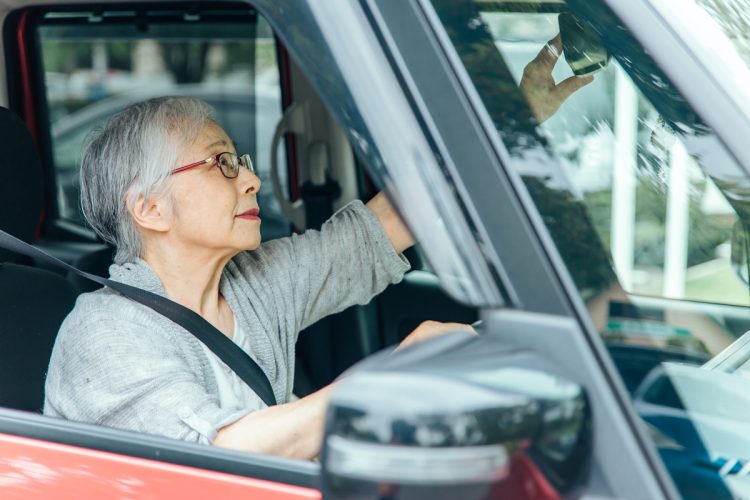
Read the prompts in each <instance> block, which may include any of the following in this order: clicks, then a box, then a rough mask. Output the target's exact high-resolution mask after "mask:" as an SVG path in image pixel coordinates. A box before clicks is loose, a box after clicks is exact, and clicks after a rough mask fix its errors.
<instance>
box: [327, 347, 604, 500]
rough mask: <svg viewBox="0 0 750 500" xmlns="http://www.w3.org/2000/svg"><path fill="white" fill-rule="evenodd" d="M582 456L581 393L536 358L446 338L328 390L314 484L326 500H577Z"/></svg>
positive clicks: (375, 363) (360, 369) (358, 370)
mask: <svg viewBox="0 0 750 500" xmlns="http://www.w3.org/2000/svg"><path fill="white" fill-rule="evenodd" d="M591 455H592V423H591V413H590V410H589V406H588V400H587V398H586V394H585V391H584V389H583V388H582V387H580V386H579V385H577V384H574V383H572V382H570V381H567V380H565V379H564V378H562V377H560V376H558V375H555V373H554V370H553V366H552V364H550V363H549V362H547V361H546V360H544V359H542V358H541V356H539V355H538V354H536V353H533V352H530V351H524V350H518V349H512V348H509V347H507V346H506V345H504V343H503V342H502V340H501V339H499V338H497V337H493V336H491V335H481V336H468V335H466V334H460V333H456V334H449V335H445V336H442V337H439V338H436V339H432V340H430V341H428V342H424V343H420V344H416V345H413V346H410V347H408V348H406V349H403V350H402V351H398V352H396V353H393V354H391V353H381V354H379V355H377V356H374V357H372V358H370V359H368V360H366V361H365V362H364V363H362V364H360V365H358V366H356V367H355V368H354V369H353V370H351V371H350V372H348V374H346V375H345V376H344V379H343V380H340V381H339V382H338V383H337V387H336V388H335V390H334V391H333V394H332V396H331V400H330V404H329V408H328V413H327V417H326V431H325V437H324V442H323V452H322V456H321V458H322V468H323V470H322V486H323V493H324V498H327V499H344V498H348V499H350V498H388V499H397V498H398V499H417V498H419V499H421V498H424V499H430V500H439V499H456V498H461V499H465V500H470V499H474V498H476V499H479V498H519V497H524V496H527V493H526V492H527V490H526V489H525V488H528V487H532V488H534V487H536V488H539V489H540V490H539V491H543V490H545V489H546V490H547V491H548V492H550V493H553V492H554V493H555V494H556V495H560V496H569V495H570V496H575V494H576V492H578V491H580V488H581V487H582V485H583V484H584V483H585V481H586V478H587V476H588V471H589V468H590V461H591ZM530 484H532V486H529V485H530Z"/></svg>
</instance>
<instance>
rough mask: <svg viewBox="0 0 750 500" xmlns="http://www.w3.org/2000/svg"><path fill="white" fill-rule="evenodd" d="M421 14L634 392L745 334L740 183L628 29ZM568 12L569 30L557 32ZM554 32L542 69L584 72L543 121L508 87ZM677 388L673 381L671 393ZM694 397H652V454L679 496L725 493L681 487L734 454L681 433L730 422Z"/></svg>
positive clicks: (512, 11)
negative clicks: (437, 28) (488, 121)
mask: <svg viewBox="0 0 750 500" xmlns="http://www.w3.org/2000/svg"><path fill="white" fill-rule="evenodd" d="M710 1H711V2H712V5H714V7H715V8H719V7H716V6H717V5H719V3H721V5H723V7H722V8H726V6H728V5H734V4H732V2H731V0H727V1H721V2H720V0H710ZM706 2H709V0H706ZM706 2H704V3H706ZM433 5H434V7H435V10H436V12H437V14H438V16H439V17H440V19H441V21H442V22H443V24H444V25H445V29H446V31H447V33H448V36H449V37H450V40H451V42H452V43H453V45H454V47H455V49H456V51H457V53H458V55H459V57H460V58H461V60H462V62H463V64H464V66H465V69H466V71H467V73H468V74H469V76H470V77H471V79H472V81H473V83H474V85H475V87H476V90H477V92H478V94H479V96H480V97H481V99H482V102H483V104H484V106H485V109H486V111H487V113H488V114H489V116H490V117H491V118H492V120H493V123H494V124H495V126H496V128H497V132H498V134H499V136H500V138H501V139H502V142H503V144H504V146H505V147H506V148H507V149H508V152H509V153H510V156H511V159H512V164H511V167H512V168H513V169H514V170H515V171H516V172H517V173H518V174H519V175H520V176H521V178H522V179H523V181H524V183H525V186H526V189H527V190H528V193H529V194H530V196H531V198H532V199H533V201H534V203H535V205H536V208H537V210H538V211H539V214H540V215H541V217H542V219H543V221H544V223H545V225H546V227H547V230H548V231H549V234H550V236H551V237H552V239H553V240H554V242H555V245H556V248H557V251H558V253H559V254H560V256H561V257H562V259H563V261H564V262H565V264H566V267H567V271H568V272H569V273H570V276H571V277H572V279H573V281H574V282H575V284H576V286H577V288H578V292H579V294H580V297H581V299H582V300H583V301H584V303H585V304H586V307H587V309H588V312H589V314H590V319H591V321H592V323H593V325H594V326H595V328H596V329H597V330H598V331H599V332H600V333H601V335H602V338H603V340H604V341H605V344H606V345H607V348H608V350H609V353H610V355H611V357H612V359H613V361H614V364H615V365H616V366H617V368H618V370H619V372H620V374H621V376H622V379H623V381H624V382H625V385H626V387H627V388H628V389H629V390H630V391H631V393H632V394H643V393H645V392H648V393H649V394H651V395H653V393H654V391H655V388H656V387H657V386H654V387H651V388H650V389H649V384H654V383H656V382H655V380H656V376H652V377H648V374H649V373H650V372H651V371H652V370H658V369H660V368H659V367H660V366H662V365H663V363H665V362H679V363H686V364H691V365H693V366H700V365H702V364H704V363H705V362H706V361H708V360H709V359H710V358H711V357H712V356H715V355H717V354H718V353H720V352H722V351H723V350H724V349H725V348H726V347H727V346H728V345H730V344H731V343H732V342H733V341H734V340H735V339H737V338H739V337H740V336H741V335H742V334H743V333H744V332H746V331H748V330H750V311H749V310H748V308H747V306H748V305H750V294H749V293H748V287H747V285H746V284H745V283H743V282H742V281H740V280H739V279H738V277H737V276H736V275H735V273H734V271H733V269H732V267H731V262H730V251H731V241H732V231H733V226H734V225H735V222H736V221H741V220H750V213H749V212H748V209H749V208H750V198H748V195H749V194H750V182H749V181H748V178H747V176H746V175H745V174H744V172H743V171H742V170H741V169H740V168H739V167H738V166H737V164H736V162H735V160H734V159H733V158H732V156H731V155H730V154H729V153H728V152H727V150H726V149H725V148H724V147H723V145H722V143H721V141H720V140H719V138H718V137H717V136H716V134H715V133H714V131H713V130H712V129H711V128H710V127H709V126H708V125H707V124H706V123H705V122H704V121H703V120H702V119H701V117H700V116H699V115H698V114H697V113H696V112H695V111H694V109H693V107H692V106H691V105H690V103H688V102H687V101H686V100H685V99H684V98H683V96H682V95H681V94H680V93H679V92H678V91H677V90H676V88H675V87H674V86H673V84H672V82H670V80H669V79H668V78H667V77H666V75H665V74H664V73H663V72H662V71H661V69H660V68H659V66H658V65H657V64H656V62H655V61H654V60H653V59H651V57H650V56H649V55H648V53H647V52H646V51H645V50H644V49H643V47H642V46H641V45H640V44H639V43H638V42H637V41H636V40H635V39H634V38H633V36H632V35H631V33H630V32H629V31H628V29H627V28H625V26H624V25H623V24H622V23H621V22H620V21H619V20H618V19H617V18H616V17H615V16H614V15H613V14H612V13H611V12H610V11H609V10H608V9H606V8H605V7H603V6H602V5H601V4H600V3H599V2H591V1H590V0H569V1H568V2H567V4H564V3H562V2H523V3H519V2H511V1H502V0H499V1H494V2H470V1H466V2H455V1H448V0H433ZM745 10H746V9H745ZM732 12H733V11H732ZM571 14H572V15H573V16H575V18H574V20H573V21H574V22H575V23H578V25H576V26H574V27H573V28H572V34H571V29H570V26H569V25H568V27H567V28H566V26H565V25H564V24H565V23H568V24H570V23H571V21H570V15H571ZM744 15H745V17H744V18H743V19H742V20H741V23H746V22H747V19H748V17H747V14H744ZM561 16H563V17H562V19H563V26H562V28H563V29H562V30H561V22H560V19H561ZM738 22H740V21H732V23H730V24H731V26H733V28H732V29H734V30H735V31H734V33H740V28H739V26H742V27H743V28H741V29H742V30H744V31H743V33H744V36H747V33H748V32H750V30H748V29H747V26H746V25H745V24H737V23H738ZM566 30H568V32H567V33H566ZM561 31H562V33H561V35H562V36H563V38H565V39H564V40H563V41H562V45H563V46H564V47H567V49H568V52H569V54H567V55H566V56H565V57H560V58H559V59H558V60H557V61H556V64H554V69H553V70H552V73H551V76H552V78H553V80H554V82H552V85H555V84H557V85H559V84H560V82H565V81H567V80H568V79H569V78H570V77H571V76H572V75H573V71H575V72H576V73H578V74H581V73H588V72H589V70H591V71H593V72H594V73H595V76H594V80H593V82H591V83H588V84H586V85H582V86H581V88H580V89H579V90H577V91H576V92H574V93H573V94H572V95H570V96H569V97H568V98H567V100H566V101H565V102H564V103H563V104H562V106H561V107H560V108H559V110H558V111H557V112H556V113H554V114H553V115H552V116H549V117H545V116H541V117H540V116H539V114H538V113H534V112H532V111H531V110H532V109H537V108H538V106H537V104H538V103H533V102H527V99H526V97H525V96H528V97H529V99H533V94H532V93H529V92H527V91H521V90H520V89H519V85H521V82H522V79H523V78H524V77H525V75H526V74H527V72H528V67H529V62H530V61H532V60H534V58H535V57H537V56H536V55H537V53H540V49H541V50H542V53H543V50H544V49H543V47H545V44H546V46H548V47H549V46H550V45H553V44H554V42H553V41H554V39H555V37H556V36H557V34H558V33H559V32H561ZM586 31H588V32H589V33H588V34H587V33H586ZM742 40H743V42H742V43H746V41H747V40H746V39H745V38H742ZM571 53H572V55H571ZM587 57H588V58H590V61H587V60H586V58H587ZM587 62H591V64H588V65H587ZM695 370H699V372H700V373H705V374H707V376H706V377H705V378H703V379H700V380H702V381H703V382H704V386H703V387H704V389H705V388H707V387H710V386H711V384H715V383H716V381H715V380H714V379H713V377H712V375H713V372H711V371H709V370H708V369H701V368H695ZM681 373H682V372H681ZM688 373H689V374H692V373H694V372H688ZM696 377H697V376H696ZM696 377H693V378H692V379H691V380H698V378H696ZM683 378H684V377H683ZM660 384H661V385H659V386H658V387H666V386H669V387H671V385H669V384H666V385H665V384H663V383H660ZM684 386H685V384H677V385H675V388H676V391H677V392H676V396H675V397H682V396H683V394H682V393H681V391H682V390H684ZM699 392H700V391H699ZM696 394H697V395H696ZM722 397H724V398H728V397H730V398H731V397H733V396H732V395H731V394H730V393H729V392H727V391H723V392H721V391H719V392H717V393H716V394H715V395H714V398H712V401H715V400H717V399H718V400H721V398H722ZM696 398H698V399H700V398H701V395H700V394H698V393H693V394H691V395H690V397H687V396H686V397H685V398H683V399H684V401H685V404H686V408H687V409H685V408H682V407H680V408H675V407H674V405H672V407H670V406H669V405H668V404H666V401H665V403H659V402H658V401H656V404H654V402H653V401H651V402H650V403H649V406H648V411H646V410H645V409H643V408H645V406H644V407H642V408H641V409H643V412H642V413H641V416H642V417H643V418H644V420H646V421H647V422H648V423H649V424H650V425H651V426H652V428H653V429H655V430H656V434H655V435H659V436H660V440H658V441H657V442H656V444H657V445H659V446H661V445H660V444H659V443H662V444H663V443H671V444H670V445H669V446H666V445H665V447H663V448H660V451H661V452H662V457H663V458H664V460H665V464H666V465H667V468H668V469H669V470H670V471H671V472H673V474H675V476H676V477H680V478H681V479H680V480H678V481H676V482H677V483H678V487H679V488H680V492H681V493H682V494H683V495H685V496H688V497H689V496H691V495H693V496H697V497H700V494H703V495H704V496H705V495H709V496H711V497H717V496H728V492H727V491H726V489H725V487H724V483H723V481H722V478H723V477H724V475H725V473H726V471H724V472H721V467H722V466H719V467H717V468H716V470H715V471H714V475H712V476H711V475H710V478H709V479H706V478H705V476H701V477H702V478H703V479H702V480H703V481H704V486H705V489H703V490H700V491H699V490H696V489H694V488H693V486H692V485H691V484H689V483H690V482H691V481H693V480H694V479H695V477H694V476H693V475H694V474H698V473H699V472H698V471H696V470H694V469H691V468H690V467H692V466H685V465H684V464H686V463H691V464H692V463H697V462H693V461H692V460H693V459H695V460H703V461H705V463H708V464H714V463H719V462H720V461H719V462H717V461H716V460H718V458H717V457H727V456H729V457H731V458H732V459H737V460H739V459H740V458H742V457H740V456H737V455H738V448H737V447H736V446H734V447H731V448H727V447H726V446H724V444H723V443H727V442H728V441H727V440H726V439H724V438H726V437H727V436H730V437H733V438H734V439H738V438H739V437H740V436H741V435H742V433H741V432H738V429H739V428H737V427H736V426H735V427H731V426H729V424H727V426H729V427H727V428H730V427H731V429H734V430H732V431H730V432H729V434H722V436H723V437H722V439H720V440H718V438H716V436H717V435H718V434H716V433H713V432H708V431H706V429H707V427H705V426H699V427H694V426H693V420H694V419H696V418H698V417H696V415H697V414H700V415H702V416H701V417H700V419H701V422H704V421H706V420H711V419H717V418H718V419H720V420H722V421H723V420H726V419H727V415H725V414H724V413H720V414H714V413H716V412H714V413H711V412H710V411H709V408H714V409H716V404H715V403H708V402H707V401H702V403H701V404H697V403H695V400H696ZM672 399H674V398H672ZM678 410H679V411H678ZM667 415H669V417H668V418H667ZM719 425H723V424H721V423H720V424H719ZM740 427H741V426H740ZM688 428H689V429H691V430H690V431H689V432H688V431H685V432H682V431H679V429H683V430H685V429H688ZM691 433H692V434H691ZM690 436H693V438H691V437H690ZM712 439H713V440H714V441H712ZM742 439H743V440H741V441H740V442H741V443H743V446H744V445H746V444H747V443H746V442H745V441H744V438H742ZM730 441H731V439H730ZM704 443H706V445H704ZM675 453H678V455H674V454H675ZM680 454H681V455H680ZM686 456H689V457H690V458H689V460H688V461H687V462H686V461H685V457H686ZM749 458H750V457H749ZM724 459H725V458H722V460H724ZM721 463H724V462H721ZM680 464H682V465H680ZM711 467H713V465H711ZM749 467H750V466H749ZM749 470H750V469H749ZM720 472H721V473H720ZM701 474H703V473H702V472H701ZM686 478H687V479H686ZM711 478H712V479H711ZM712 481H713V482H712ZM699 493H700V494H699Z"/></svg>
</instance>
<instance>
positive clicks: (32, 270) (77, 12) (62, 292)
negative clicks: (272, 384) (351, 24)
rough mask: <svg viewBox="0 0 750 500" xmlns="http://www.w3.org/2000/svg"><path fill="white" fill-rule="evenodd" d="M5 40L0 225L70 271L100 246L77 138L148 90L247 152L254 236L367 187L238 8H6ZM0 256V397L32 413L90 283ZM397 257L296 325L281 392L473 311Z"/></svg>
mask: <svg viewBox="0 0 750 500" xmlns="http://www.w3.org/2000/svg"><path fill="white" fill-rule="evenodd" d="M217 5H218V6H217ZM19 7H20V5H19ZM198 19H200V20H201V21H202V22H201V23H196V22H195V21H196V20H198ZM4 41H5V47H6V51H5V54H6V72H5V76H6V80H7V89H8V101H7V103H6V105H7V108H8V109H3V110H2V114H1V115H0V127H2V130H3V132H4V134H3V136H4V137H5V138H6V140H4V141H3V145H2V147H3V148H7V150H4V151H3V153H4V155H3V158H5V159H8V161H6V162H5V163H4V165H3V166H2V167H0V171H1V172H2V173H1V174H0V175H2V176H3V177H2V178H3V182H2V187H0V189H2V191H3V197H2V200H3V202H2V203H3V206H4V207H5V208H4V210H3V211H2V212H3V215H2V216H1V217H2V223H1V224H0V229H3V230H4V231H7V232H8V233H10V234H11V235H14V236H16V237H18V238H20V239H22V240H23V241H26V242H28V243H32V244H34V245H35V246H37V247H38V248H40V249H42V250H44V251H46V252H48V253H50V254H51V255H53V256H55V257H58V258H60V259H62V260H63V261H65V262H68V263H70V264H72V265H74V266H76V267H77V268H79V269H81V270H83V271H85V272H89V273H92V274H96V275H99V276H104V277H106V276H108V271H107V269H108V267H109V265H110V264H111V262H112V257H113V249H112V248H111V247H109V246H108V245H107V244H105V243H103V242H102V241H100V240H98V239H97V237H96V236H95V234H94V233H93V231H91V229H90V228H88V227H87V225H86V223H85V221H84V220H83V219H82V217H81V215H80V212H79V209H78V205H77V204H78V199H77V196H78V194H77V189H78V187H77V186H78V181H77V179H76V175H77V168H78V165H77V161H78V159H79V158H80V147H81V145H82V142H83V140H84V139H85V136H86V134H87V133H88V132H89V131H90V130H92V129H93V128H94V127H96V126H98V125H100V124H101V123H102V122H103V121H104V120H105V119H106V118H107V117H109V116H111V115H112V114H114V113H116V112H117V111H119V110H120V109H122V108H123V107H125V106H126V105H127V104H128V103H130V102H135V101H138V100H141V99H145V98H148V97H153V96H156V95H169V94H181V95H196V96H198V97H200V98H203V99H204V100H206V101H207V102H209V104H211V105H212V106H213V107H214V108H215V110H216V119H217V121H218V122H219V123H220V124H221V125H223V126H224V127H225V128H226V129H227V130H228V131H229V133H230V135H231V136H232V138H233V140H234V141H235V142H236V143H237V144H238V147H239V148H242V149H244V150H246V151H249V152H250V153H251V155H252V156H253V157H254V158H255V161H254V162H255V165H256V169H257V170H258V171H259V174H260V177H261V179H262V181H263V183H264V186H263V187H264V189H263V190H262V191H261V194H260V195H259V204H260V206H261V211H262V215H263V225H262V233H263V238H264V240H269V239H273V238H278V237H283V236H286V235H289V234H291V233H292V232H301V231H304V230H306V229H314V228H317V227H319V226H320V225H321V224H322V222H324V221H325V220H326V219H327V218H328V217H330V216H331V215H332V214H333V213H334V212H335V211H336V210H338V209H339V208H341V207H343V206H344V205H346V203H348V202H349V201H351V200H353V199H362V200H364V201H367V200H368V199H369V198H370V197H372V196H373V195H374V194H375V193H376V192H377V188H376V187H375V186H374V184H373V181H372V180H371V179H370V177H369V176H368V175H367V173H366V171H365V169H364V168H363V166H362V165H361V164H360V163H359V162H358V161H357V159H356V158H355V156H354V154H353V153H352V149H351V147H350V145H349V143H348V141H347V139H346V137H345V135H344V133H343V132H342V130H341V129H340V128H339V127H338V126H337V124H336V123H335V121H334V120H333V118H332V117H331V115H330V114H329V113H328V111H327V109H326V107H325V105H324V104H323V103H322V102H321V100H320V99H319V97H318V96H317V93H316V91H315V89H314V88H312V86H311V85H310V83H309V82H308V81H307V80H306V79H305V76H304V75H303V74H302V73H301V72H300V71H299V69H298V68H297V67H296V66H295V64H294V61H292V60H291V59H290V58H289V56H288V54H287V53H286V51H285V49H284V47H283V45H282V44H281V43H280V42H279V40H278V39H277V38H275V37H274V36H273V33H272V31H271V29H270V27H269V26H268V24H267V23H266V22H265V21H264V20H263V19H262V18H261V17H260V16H259V15H258V14H257V13H256V12H255V11H254V10H252V9H251V8H249V7H248V6H247V5H246V4H241V3H227V4H210V5H202V4H198V3H196V4H191V3H188V4H180V5H179V6H176V5H174V4H172V5H159V4H155V5H148V6H146V5H144V6H143V7H142V8H134V7H133V6H132V5H129V4H107V5H82V6H64V7H57V6H45V7H28V8H18V9H15V10H12V11H11V12H10V13H9V15H8V17H7V19H6V21H5V25H4ZM154 54H156V55H157V56H159V57H160V58H161V62H160V63H159V64H155V63H153V58H154ZM229 58H232V59H231V61H228V59H229ZM149 64H150V65H151V66H157V67H156V68H154V67H149ZM160 65H161V66H160ZM144 66H145V67H144ZM65 72H67V73H65ZM139 72H140V73H139ZM8 138H14V139H13V140H10V139H8ZM272 146H273V149H272ZM271 156H273V157H274V159H273V160H272V159H271ZM17 158H24V161H23V168H18V166H17V165H18V164H17V163H16V159H17ZM272 164H275V168H274V167H273V166H272ZM263 191H265V192H263ZM0 255H1V256H2V260H3V263H2V267H1V268H0V270H1V271H2V274H0V276H2V283H3V286H2V294H3V298H4V299H5V300H3V307H2V311H3V312H2V313H1V314H0V318H2V322H3V325H7V326H6V327H4V329H3V330H4V334H3V335H2V336H0V351H1V352H2V355H0V356H1V357H2V360H1V361H2V362H0V365H2V367H1V368H0V378H1V379H2V380H10V379H14V380H19V381H21V382H20V383H18V384H2V387H1V388H0V406H3V407H8V408H15V409H21V410H27V411H36V412H39V411H40V410H41V406H42V401H43V385H44V374H45V370H46V366H47V363H48V360H49V355H50V352H51V348H52V345H53V344H54V338H55V334H56V331H57V329H58V328H59V325H60V323H61V322H62V320H63V319H64V317H65V315H66V314H67V312H68V311H69V310H70V309H71V308H72V306H73V304H74V301H75V298H76V296H77V294H78V293H84V292H89V291H92V290H94V289H95V288H97V285H96V284H95V283H92V282H90V281H88V280H86V279H83V278H81V277H80V276H77V275H75V274H74V273H65V272H64V271H60V270H59V269H53V268H50V267H49V266H45V265H44V264H42V263H40V262H34V261H30V260H29V259H26V258H22V257H18V256H15V255H12V254H9V253H7V252H3V253H2V254H0ZM408 258H409V260H410V261H411V264H412V271H411V272H409V273H408V274H407V277H406V278H405V279H404V281H403V282H402V283H400V284H398V285H395V286H392V287H390V288H389V289H388V290H387V291H386V292H384V293H383V294H381V295H380V296H379V297H377V298H375V299H374V300H373V301H372V302H371V303H370V304H367V305H365V306H355V307H352V308H350V309H348V310H345V311H343V312H342V313H339V314H337V315H334V316H331V317H328V318H325V319H323V320H321V321H320V322H318V323H317V324H315V325H312V326H311V327H310V328H308V330H307V331H305V332H303V333H302V334H301V336H300V340H299V342H298V344H297V357H298V361H297V373H296V378H295V394H296V395H298V396H304V395H306V394H309V393H311V392H313V391H315V390H317V389H320V388H322V387H324V386H325V385H327V384H329V383H330V382H332V381H333V380H334V379H335V378H336V377H337V376H339V375H340V374H341V373H342V372H343V371H344V370H346V369H347V368H348V367H350V366H351V365H353V364H354V363H356V362H357V361H359V360H360V359H362V358H364V357H365V356H367V355H369V354H372V353H374V352H376V351H378V350H380V349H383V348H385V347H387V346H391V345H393V344H396V343H397V342H398V341H399V340H400V339H402V338H404V337H405V336H406V334H408V333H409V332H410V331H411V330H412V329H413V328H414V327H416V326H417V325H418V324H419V323H420V322H421V321H423V320H427V319H432V320H442V321H458V322H463V323H471V322H473V321H475V320H476V319H477V310H476V309H475V308H472V307H469V306H466V305H463V304H461V303H460V302H459V301H457V300H455V299H454V298H452V297H449V296H448V295H447V294H446V293H445V292H444V291H443V290H442V289H441V288H440V286H439V283H438V280H437V278H436V276H434V275H433V274H432V273H431V272H430V270H429V267H428V264H427V263H426V262H423V260H422V259H421V258H420V256H419V250H418V249H416V250H412V251H410V254H409V255H408ZM21 284H23V286H21ZM40 305H41V306H42V307H43V308H44V311H45V312H44V314H38V309H37V308H38V307H39V306H40ZM10 325H12V326H10ZM30 338H31V339H33V342H30V341H29V339H30Z"/></svg>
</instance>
